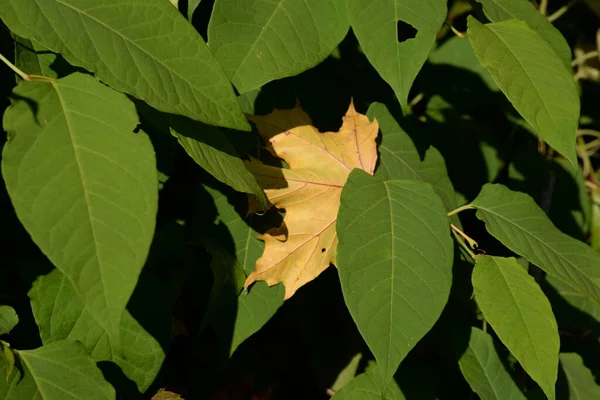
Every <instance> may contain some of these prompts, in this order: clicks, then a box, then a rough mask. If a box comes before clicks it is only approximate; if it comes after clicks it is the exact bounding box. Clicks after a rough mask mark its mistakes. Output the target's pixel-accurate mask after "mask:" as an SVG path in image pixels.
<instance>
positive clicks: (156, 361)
mask: <svg viewBox="0 0 600 400" xmlns="http://www.w3.org/2000/svg"><path fill="white" fill-rule="evenodd" d="M29 297H30V299H31V308H32V309H33V315H34V317H35V321H36V323H37V325H38V327H39V329H40V336H41V338H42V342H43V343H44V345H47V344H50V343H55V342H58V341H60V340H65V339H68V340H71V341H79V342H81V343H82V344H83V345H84V346H85V348H86V349H87V351H88V352H89V354H90V356H91V357H92V358H93V359H94V360H95V361H114V362H115V363H116V364H117V365H119V366H120V367H121V369H122V370H123V372H124V373H125V375H127V376H128V377H129V378H130V379H131V380H133V381H134V382H135V383H137V385H138V388H139V389H140V391H142V392H143V391H145V390H146V389H147V388H148V387H149V386H150V384H151V383H152V381H153V380H154V378H155V377H156V374H157V373H158V370H159V369H160V367H161V365H162V362H163V360H164V358H165V354H164V352H163V350H162V349H161V347H160V344H159V343H158V342H157V341H156V339H155V338H153V337H152V335H150V334H149V333H148V332H146V331H145V330H144V328H143V327H142V326H141V325H140V324H139V322H137V321H136V320H135V318H133V317H132V316H131V314H130V313H129V311H125V313H124V314H123V318H122V319H121V326H120V338H121V340H120V342H119V343H115V342H113V341H112V340H111V337H110V336H109V335H108V334H107V332H106V330H104V329H103V328H102V325H101V324H99V323H98V322H97V321H96V320H95V319H94V315H93V314H92V313H91V312H89V311H88V309H87V307H86V305H85V303H84V302H83V300H82V299H81V297H80V296H79V295H78V294H77V293H76V292H75V290H74V289H73V286H72V285H71V283H70V282H69V281H68V279H67V278H66V277H65V275H63V274H62V273H61V272H60V271H58V270H54V271H52V272H51V273H49V274H48V275H45V276H42V277H40V278H38V280H37V281H36V282H35V283H34V285H33V287H32V288H31V290H30V291H29Z"/></svg>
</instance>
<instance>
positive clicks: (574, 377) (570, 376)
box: [560, 353, 600, 400]
mask: <svg viewBox="0 0 600 400" xmlns="http://www.w3.org/2000/svg"><path fill="white" fill-rule="evenodd" d="M560 365H561V366H562V368H563V370H564V371H565V375H566V376H567V382H568V383H569V394H570V396H569V399H570V400H596V399H600V386H598V384H597V383H596V380H595V378H594V376H593V375H592V373H591V371H590V370H589V369H588V368H587V367H586V366H585V365H584V364H583V360H582V359H581V356H580V355H579V354H576V353H562V354H561V355H560Z"/></svg>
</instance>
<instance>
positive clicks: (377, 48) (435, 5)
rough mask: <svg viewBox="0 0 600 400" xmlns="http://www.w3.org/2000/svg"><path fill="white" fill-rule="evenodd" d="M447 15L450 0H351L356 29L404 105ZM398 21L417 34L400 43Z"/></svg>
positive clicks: (375, 64)
mask: <svg viewBox="0 0 600 400" xmlns="http://www.w3.org/2000/svg"><path fill="white" fill-rule="evenodd" d="M446 14H447V6H446V0H426V1H424V0H375V1H373V0H348V15H349V17H350V25H351V26H352V31H353V32H354V34H355V35H356V38H357V39H358V41H359V43H360V46H361V48H362V50H363V52H364V53H365V55H366V56H367V58H368V59H369V62H370V63H371V64H372V65H373V67H375V69H376V70H377V72H378V73H379V75H381V77H382V78H383V79H384V80H385V81H386V82H387V83H388V84H389V85H390V86H391V87H392V89H394V92H395V93H396V96H397V97H398V100H399V101H400V104H401V105H406V104H407V102H408V93H409V91H410V88H411V86H412V84H413V81H414V80H415V78H416V77H417V74H418V73H419V70H420V69H421V67H422V66H423V64H424V63H425V61H426V60H427V56H428V54H429V51H430V50H431V49H432V47H433V45H434V44H435V37H436V34H437V33H438V31H439V30H440V27H441V26H442V23H443V22H444V20H445V18H446ZM398 21H402V23H407V24H409V25H410V26H412V27H413V28H414V29H416V30H417V32H416V36H415V37H414V38H409V39H407V40H406V41H403V42H399V41H398V40H399V38H398V36H399V35H398Z"/></svg>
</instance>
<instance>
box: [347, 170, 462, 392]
mask: <svg viewBox="0 0 600 400" xmlns="http://www.w3.org/2000/svg"><path fill="white" fill-rule="evenodd" d="M337 233H338V236H339V240H340V242H339V245H338V254H337V263H336V265H337V267H338V270H339V275H340V281H341V283H342V291H343V293H344V299H345V301H346V305H347V306H348V309H349V311H350V314H351V315H352V317H353V318H354V321H355V322H356V324H357V326H358V329H359V331H360V332H361V334H362V335H363V337H364V338H365V340H366V342H367V344H368V345H369V348H370V349H371V351H372V352H373V354H374V355H375V358H376V359H377V361H378V364H379V368H380V371H381V373H382V374H383V380H384V383H385V384H387V383H388V382H390V380H391V379H392V376H393V375H394V373H395V372H396V369H397V368H398V365H399V364H400V361H402V359H403V358H404V357H405V356H406V355H407V354H408V352H409V351H410V350H411V349H412V348H413V347H414V346H415V345H416V343H417V342H418V341H419V340H420V339H421V338H422V337H423V336H424V335H425V334H426V333H427V331H429V329H431V327H432V326H433V324H434V323H435V321H436V320H437V318H438V317H439V315H440V314H441V312H442V309H443V308H444V305H445V304H446V301H447V300H448V295H449V291H450V285H451V281H452V273H451V267H452V260H453V246H452V240H451V239H450V233H449V221H448V217H447V215H446V211H445V209H444V206H443V204H442V201H441V200H440V198H439V197H438V196H437V195H436V194H435V192H434V190H433V188H432V187H431V185H429V184H427V183H424V182H419V181H412V180H390V181H383V180H381V179H378V178H374V177H371V176H370V175H368V174H367V173H365V172H364V171H360V170H355V171H353V172H352V173H351V174H350V176H349V178H348V181H347V183H346V185H345V186H344V190H343V192H342V197H341V205H340V211H339V215H338V225H337Z"/></svg>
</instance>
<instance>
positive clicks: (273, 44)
mask: <svg viewBox="0 0 600 400" xmlns="http://www.w3.org/2000/svg"><path fill="white" fill-rule="evenodd" d="M348 28H349V24H348V17H347V14H346V4H345V0H327V1H323V0H303V1H296V0H275V1H265V0H217V1H216V2H215V5H214V8H213V12H212V16H211V19H210V24H209V26H208V43H209V46H210V48H211V50H212V51H213V52H214V53H215V56H216V57H217V59H218V60H219V62H220V63H221V65H223V68H224V69H225V72H226V73H227V75H228V76H229V78H230V79H231V81H232V82H233V84H234V85H235V87H236V88H237V89H238V90H239V91H240V93H245V92H248V91H250V90H252V89H256V88H258V87H260V86H262V85H264V84H265V83H267V82H270V81H272V80H274V79H279V78H285V77H287V76H292V75H297V74H299V73H300V72H303V71H305V70H307V69H309V68H312V67H314V66H315V65H317V64H319V63H320V62H321V61H323V60H324V59H325V58H326V57H327V56H328V55H329V54H330V53H331V52H332V51H333V50H334V49H335V47H336V46H337V45H338V44H339V43H340V42H341V41H342V39H343V38H344V36H345V35H346V33H347V32H348Z"/></svg>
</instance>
